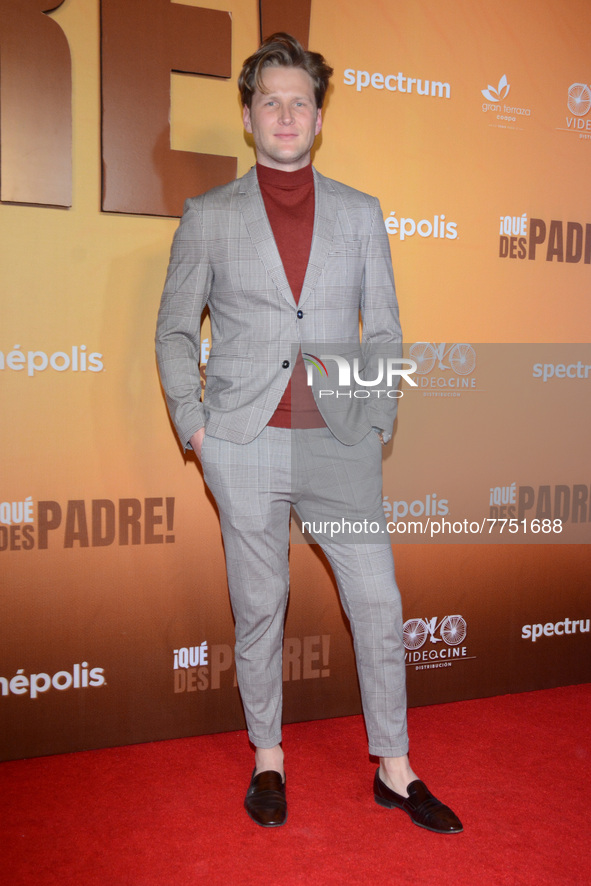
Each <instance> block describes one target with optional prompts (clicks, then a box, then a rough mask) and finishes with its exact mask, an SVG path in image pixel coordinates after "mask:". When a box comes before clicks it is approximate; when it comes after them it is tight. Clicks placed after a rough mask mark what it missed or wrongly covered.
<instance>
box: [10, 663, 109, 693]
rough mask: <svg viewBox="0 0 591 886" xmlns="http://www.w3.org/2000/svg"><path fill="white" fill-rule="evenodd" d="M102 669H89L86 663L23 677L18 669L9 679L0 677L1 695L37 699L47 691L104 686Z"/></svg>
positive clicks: (21, 670) (22, 672) (22, 669)
mask: <svg viewBox="0 0 591 886" xmlns="http://www.w3.org/2000/svg"><path fill="white" fill-rule="evenodd" d="M104 674H105V670H104V668H90V669H89V665H88V662H87V661H83V662H82V663H81V664H75V665H73V667H72V670H71V671H57V672H56V673H55V674H53V676H50V675H49V674H30V676H28V677H27V676H26V675H25V671H24V668H19V669H18V670H17V672H16V674H15V675H14V677H11V678H10V679H9V678H8V677H0V687H1V688H2V695H28V696H29V698H38V697H39V696H40V695H41V694H43V693H44V692H47V691H48V690H49V689H57V690H58V691H59V692H64V691H65V690H67V689H88V688H89V687H91V686H104V685H105V676H104Z"/></svg>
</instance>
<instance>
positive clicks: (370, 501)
mask: <svg viewBox="0 0 591 886" xmlns="http://www.w3.org/2000/svg"><path fill="white" fill-rule="evenodd" d="M331 74H332V69H331V68H330V67H328V65H327V64H326V62H325V61H324V59H323V58H322V56H321V55H319V54H318V53H313V52H309V51H305V50H304V49H303V48H302V47H301V46H300V44H299V43H298V42H297V41H296V40H294V38H292V37H290V36H289V35H287V34H282V33H279V34H274V35H273V36H272V37H269V38H268V39H267V40H266V41H265V42H264V43H263V44H262V46H261V47H260V48H259V50H258V51H257V52H255V53H254V54H253V55H252V56H251V57H250V58H248V59H247V60H246V61H245V63H244V66H243V69H242V72H241V74H240V77H239V80H238V85H239V89H240V93H241V98H242V104H243V122H244V127H245V129H246V131H247V132H248V133H251V134H252V136H253V139H254V143H255V147H256V154H257V165H256V167H254V168H253V169H251V170H250V171H249V172H248V173H247V174H246V175H245V176H244V177H243V178H241V179H238V180H237V181H235V182H232V183H231V184H229V185H226V186H224V187H221V188H215V189H213V190H212V191H209V192H208V193H206V194H203V195H201V196H199V197H197V198H194V199H191V200H189V201H188V202H187V204H186V207H185V212H184V215H183V219H182V221H181V224H180V227H179V229H178V231H177V233H176V235H175V239H174V243H173V247H172V255H171V261H170V266H169V271H168V276H167V281H166V286H165V289H164V294H163V297H162V304H161V308H160V315H159V323H158V332H157V351H158V358H159V365H160V373H161V378H162V383H163V387H164V390H165V392H166V396H167V402H168V405H169V409H170V412H171V416H172V418H173V421H174V423H175V426H176V428H177V431H178V434H179V437H180V439H181V441H182V443H183V445H184V446H186V447H187V448H189V447H192V448H193V450H194V451H195V453H196V455H197V457H198V458H199V459H200V460H201V463H202V466H203V473H204V478H205V481H206V483H207V484H208V486H209V488H210V490H211V492H212V494H213V495H214V497H215V499H216V502H217V505H218V509H219V514H220V521H221V526H222V533H223V539H224V548H225V554H226V566H227V573H228V584H229V589H230V598H231V602H232V608H233V612H234V617H235V622H236V670H237V677H238V685H239V688H240V693H241V697H242V701H243V705H244V710H245V716H246V721H247V726H248V734H249V738H250V740H251V741H252V743H253V745H254V747H255V767H254V771H253V775H252V779H251V783H250V786H249V788H248V792H247V795H246V800H245V807H246V810H247V812H248V814H249V815H250V817H251V818H252V819H254V821H255V822H257V823H258V824H260V825H262V826H264V827H274V826H277V825H281V824H283V823H284V821H285V819H286V816H287V805H286V794H285V775H284V765H283V750H282V747H281V699H282V696H281V692H282V666H281V659H282V636H283V620H284V615H285V607H286V604H287V596H288V587H289V575H288V544H289V519H290V508H291V507H292V506H293V507H294V509H295V510H296V512H297V513H298V515H299V517H300V518H301V519H302V521H306V522H309V523H310V524H312V525H313V526H320V528H319V529H318V530H317V531H316V532H315V540H316V541H317V542H318V543H319V544H321V546H322V548H323V550H324V552H325V554H326V556H327V558H328V560H329V562H330V564H331V566H332V568H333V571H334V573H335V577H336V580H337V584H338V587H339V593H340V596H341V600H342V603H343V607H344V609H345V612H346V613H347V615H348V617H349V619H350V621H351V627H352V632H353V638H354V644H355V654H356V660H357V668H358V673H359V680H360V686H361V695H362V701H363V710H364V715H365V721H366V726H367V731H368V736H369V750H370V753H371V754H373V755H375V756H377V757H379V758H380V765H379V768H378V770H377V771H376V774H375V778H374V796H375V799H376V802H378V803H380V804H381V805H383V806H386V807H388V808H402V809H404V810H405V811H406V812H408V813H409V815H410V816H411V818H412V820H413V821H414V822H415V824H418V825H420V826H421V827H425V828H428V829H430V830H433V831H437V832H439V833H458V832H459V831H461V830H462V825H461V823H460V821H459V820H458V819H457V817H456V816H455V815H454V813H453V812H452V811H451V809H449V808H448V807H447V806H444V805H443V804H442V803H440V802H439V801H438V800H437V799H436V798H435V797H433V795H432V794H431V793H430V792H429V791H428V790H427V788H426V786H425V785H424V784H423V782H421V781H419V780H418V779H417V777H416V775H415V774H414V772H413V771H412V769H411V768H410V764H409V761H408V756H407V751H408V739H407V734H406V695H405V667H404V647H403V643H402V614H401V605H400V595H399V592H398V589H397V587H396V582H395V578H394V567H393V560H392V549H391V545H390V543H389V538H388V537H387V533H386V532H385V528H384V527H385V519H384V513H383V508H382V493H381V444H383V443H385V442H387V441H388V440H389V439H390V437H391V434H392V426H393V421H394V414H395V408H396V400H395V399H392V398H389V397H382V398H380V397H371V396H369V397H366V398H362V397H358V396H356V394H358V393H359V391H358V390H357V389H356V390H354V391H353V390H352V389H351V388H350V389H349V390H348V391H347V390H343V389H342V387H343V386H342V378H341V377H340V376H339V375H338V374H336V370H337V368H338V367H339V365H341V364H342V363H343V361H346V362H347V365H349V364H351V363H352V364H353V365H354V366H355V365H357V370H358V378H357V381H358V382H359V375H361V378H366V379H368V380H369V379H370V378H371V379H374V378H375V377H376V376H375V370H376V367H378V366H379V357H380V355H387V354H389V355H390V356H391V357H392V356H394V357H396V356H397V355H400V347H401V334H400V327H399V323H398V308H397V303H396V296H395V292H394V280H393V275H392V266H391V259H390V251H389V244H388V239H387V235H386V232H385V228H384V223H383V217H382V213H381V210H380V206H379V203H378V201H377V200H376V199H375V198H373V197H369V196H368V195H366V194H362V193H360V192H358V191H355V190H353V189H352V188H348V187H346V186H345V185H342V184H340V183H338V182H334V181H331V180H329V179H326V178H325V177H323V176H322V175H320V174H319V173H318V172H316V170H314V169H313V168H312V166H311V162H310V151H311V148H312V145H313V143H314V139H315V137H316V136H317V135H318V133H319V132H320V129H321V127H322V112H321V109H322V104H323V100H324V96H325V93H326V89H327V87H328V81H329V78H330V76H331ZM206 305H208V306H209V312H210V318H211V328H212V348H211V354H210V357H209V361H208V364H207V383H206V388H205V395H204V400H203V402H201V401H200V377H199V365H198V364H199V352H200V348H199V345H200V325H201V315H202V312H203V310H204V308H205V306H206ZM360 313H361V317H362V321H363V337H362V338H363V340H362V343H361V344H360V341H359V315H360ZM327 352H328V353H330V355H331V360H328V359H325V361H322V359H321V357H322V356H324V355H326V354H327ZM318 355H320V357H319V356H318ZM304 360H307V361H309V363H308V371H307V372H306V369H305V366H304ZM356 360H357V361H358V362H357V364H355V361H356ZM327 364H330V365H329V366H327ZM359 367H361V369H360V368H359ZM315 369H316V370H319V371H315ZM323 373H324V374H323ZM363 373H366V374H365V376H364V375H363ZM372 373H373V374H372ZM321 375H322V379H321V380H320V381H319V378H320V376H321ZM309 382H312V384H309ZM369 390H370V387H369V386H368V387H366V389H365V392H367V391H369ZM365 392H364V393H365ZM337 395H340V396H337ZM342 516H344V517H347V518H351V519H353V520H360V521H363V520H366V521H370V522H371V523H372V525H374V526H376V527H379V533H380V534H381V535H382V536H383V535H384V534H385V535H386V537H385V538H383V540H382V541H381V542H379V543H376V541H375V538H374V537H373V536H369V535H368V534H367V533H366V536H365V537H363V538H361V539H357V538H353V537H351V535H350V534H349V535H348V536H347V535H344V536H343V537H342V538H339V539H336V540H335V539H332V538H331V537H330V536H329V535H327V534H326V532H325V531H323V530H322V526H323V525H326V523H327V520H331V519H332V518H334V517H342ZM313 532H314V529H313Z"/></svg>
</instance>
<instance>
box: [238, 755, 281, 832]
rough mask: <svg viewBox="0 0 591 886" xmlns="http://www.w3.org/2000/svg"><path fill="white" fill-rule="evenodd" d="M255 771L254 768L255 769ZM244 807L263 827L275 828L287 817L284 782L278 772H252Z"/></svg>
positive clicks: (270, 770)
mask: <svg viewBox="0 0 591 886" xmlns="http://www.w3.org/2000/svg"><path fill="white" fill-rule="evenodd" d="M255 771H256V770H255ZM244 808H245V809H246V811H247V812H248V814H249V815H250V817H251V818H252V820H253V821H256V823H257V824H260V825H261V827H263V828H277V827H279V825H282V824H284V823H285V819H286V818H287V801H286V799H285V782H284V781H283V780H282V779H281V775H280V774H279V773H278V772H274V771H273V770H272V769H269V770H268V771H267V772H259V774H258V775H255V772H253V773H252V778H251V780H250V786H249V788H248V791H247V792H246V799H245V800H244Z"/></svg>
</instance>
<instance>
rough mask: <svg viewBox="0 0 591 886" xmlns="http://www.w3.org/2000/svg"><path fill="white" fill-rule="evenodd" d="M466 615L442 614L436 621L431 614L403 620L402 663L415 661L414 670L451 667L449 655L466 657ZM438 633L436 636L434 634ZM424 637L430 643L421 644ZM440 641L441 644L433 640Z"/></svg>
mask: <svg viewBox="0 0 591 886" xmlns="http://www.w3.org/2000/svg"><path fill="white" fill-rule="evenodd" d="M466 632H467V624H466V619H465V618H463V616H461V615H445V616H444V617H443V618H442V619H440V620H439V621H438V620H437V616H436V615H435V616H433V618H409V619H407V621H405V622H404V625H403V628H402V638H403V642H404V648H405V649H406V650H408V651H407V652H405V654H404V659H405V662H406V665H407V666H408V665H416V669H417V670H426V669H430V668H442V667H451V660H452V659H462V658H463V659H466V658H467V657H468V655H467V648H466V646H464V645H462V644H463V642H464V640H465V639H466ZM437 633H438V634H439V636H436V634H437ZM427 640H429V641H430V646H429V648H427V649H423V648H422V647H423V646H424V645H425V643H426V642H427ZM438 643H441V644H442V645H441V646H438V645H437V644H438Z"/></svg>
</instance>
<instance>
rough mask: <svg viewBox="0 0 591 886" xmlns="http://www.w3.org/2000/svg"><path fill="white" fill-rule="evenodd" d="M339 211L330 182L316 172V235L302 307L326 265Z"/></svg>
mask: <svg viewBox="0 0 591 886" xmlns="http://www.w3.org/2000/svg"><path fill="white" fill-rule="evenodd" d="M337 211H338V200H337V197H336V195H335V193H334V191H333V189H332V187H331V184H330V181H329V180H328V179H326V178H324V176H322V175H320V173H318V172H316V170H314V233H313V235H312V248H311V250H310V258H309V260H308V268H307V270H306V276H305V278H304V285H303V286H302V292H301V295H300V301H299V304H300V305H303V304H304V302H305V301H306V299H307V298H309V297H310V295H311V294H312V293H313V292H314V288H315V286H316V283H317V282H318V277H319V276H320V274H321V272H322V269H323V268H324V265H325V264H326V259H327V258H328V253H329V252H330V249H331V246H332V242H333V237H334V230H335V225H336V221H337Z"/></svg>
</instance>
